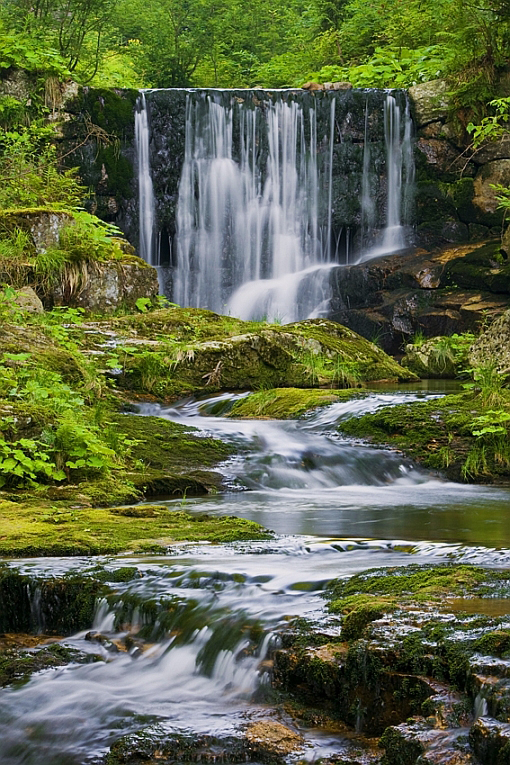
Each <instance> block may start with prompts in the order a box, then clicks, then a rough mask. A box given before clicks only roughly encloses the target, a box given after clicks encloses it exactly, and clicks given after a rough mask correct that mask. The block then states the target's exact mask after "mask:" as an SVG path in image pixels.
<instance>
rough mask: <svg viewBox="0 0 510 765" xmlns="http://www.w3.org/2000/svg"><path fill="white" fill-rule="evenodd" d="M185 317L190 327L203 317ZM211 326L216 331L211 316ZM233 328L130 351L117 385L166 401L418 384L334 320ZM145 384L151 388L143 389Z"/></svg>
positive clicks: (395, 364)
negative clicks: (222, 393) (226, 393)
mask: <svg viewBox="0 0 510 765" xmlns="http://www.w3.org/2000/svg"><path fill="white" fill-rule="evenodd" d="M181 310H182V309H181ZM188 313H189V314H190V319H191V322H193V319H195V321H196V320H197V319H198V320H200V319H202V318H203V315H204V314H205V313H207V312H200V313H198V312H197V313H196V314H193V312H192V310H191V309H189V310H188ZM211 321H212V326H213V327H214V325H215V324H217V317H216V318H215V317H214V314H212V315H211ZM191 322H190V323H191ZM222 329H223V331H222ZM232 329H234V328H232ZM232 329H230V331H225V329H224V328H222V327H221V325H220V326H218V327H217V331H218V335H217V337H216V338H215V339H210V340H206V341H200V340H198V338H197V340H198V342H196V341H195V342H193V339H192V337H189V339H187V341H186V342H185V343H184V344H183V343H181V344H180V345H179V346H178V347H175V346H174V348H173V349H171V348H168V347H167V348H165V345H164V344H163V343H161V344H160V347H159V348H158V347H154V346H153V347H152V348H151V350H150V351H149V350H147V351H146V352H145V353H144V354H143V356H141V355H140V354H133V355H132V356H131V358H129V359H128V360H127V363H126V367H125V374H124V375H123V377H122V378H121V379H120V383H121V384H122V385H125V386H126V387H128V388H130V389H132V390H135V391H137V392H148V393H157V394H159V395H167V396H169V395H183V394H185V393H187V392H198V391H204V392H205V391H211V392H213V391H218V390H243V389H253V388H278V387H290V386H293V387H303V388H311V387H312V388H313V387H320V386H330V387H337V388H338V387H350V386H352V385H353V384H354V385H356V384H362V383H366V382H372V381H379V380H393V381H396V380H400V381H403V382H405V381H415V380H416V379H417V377H416V375H414V374H413V373H412V372H410V371H409V370H406V369H403V368H402V367H401V366H400V365H399V364H397V363H396V362H395V361H394V360H393V359H391V358H390V357H389V356H387V355H386V354H385V353H384V351H382V350H381V349H380V348H378V347H377V346H375V345H374V344H373V343H370V342H369V341H367V340H365V339H364V338H362V337H361V336H360V335H358V334H356V333H355V332H353V331H352V330H349V329H347V328H346V327H343V326H341V325H338V324H336V323H335V322H331V321H326V320H323V319H309V320H307V321H303V322H298V323H296V324H288V325H285V326H277V325H260V324H256V323H254V322H239V321H237V322H236V325H235V329H234V331H232ZM236 329H237V330H238V332H239V330H241V331H240V332H239V333H236V332H235V330H236ZM199 337H200V335H199ZM148 381H149V382H150V383H154V382H155V383H156V384H155V385H154V386H153V385H151V386H150V389H148V385H147V382H148Z"/></svg>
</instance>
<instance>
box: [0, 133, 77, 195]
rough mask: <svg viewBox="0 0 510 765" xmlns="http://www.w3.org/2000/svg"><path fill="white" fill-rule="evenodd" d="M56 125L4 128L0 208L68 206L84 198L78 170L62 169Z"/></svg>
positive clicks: (0, 143) (0, 147)
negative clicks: (56, 137)
mask: <svg viewBox="0 0 510 765" xmlns="http://www.w3.org/2000/svg"><path fill="white" fill-rule="evenodd" d="M53 140H54V132H53V128H51V127H50V126H47V125H41V124H38V123H33V124H32V125H30V126H28V127H24V128H23V127H21V128H19V129H18V130H16V131H0V181H1V183H0V208H29V207H52V208H57V209H67V208H72V207H75V206H76V205H78V204H79V203H80V201H81V199H82V198H83V194H84V189H83V187H82V186H81V184H80V182H79V180H78V178H77V175H76V171H75V170H65V171H64V172H59V169H58V164H57V153H56V148H55V146H54V145H53Z"/></svg>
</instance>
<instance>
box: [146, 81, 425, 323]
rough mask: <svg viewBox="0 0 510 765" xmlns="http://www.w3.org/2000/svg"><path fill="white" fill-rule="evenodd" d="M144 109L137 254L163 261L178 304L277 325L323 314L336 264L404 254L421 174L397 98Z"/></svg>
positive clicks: (280, 94) (191, 99) (183, 95)
mask: <svg viewBox="0 0 510 765" xmlns="http://www.w3.org/2000/svg"><path fill="white" fill-rule="evenodd" d="M149 99H150V103H151V123H152V122H153V121H154V119H156V121H157V120H158V119H159V123H158V128H157V129H158V130H159V132H156V133H155V138H154V145H155V146H156V147H157V151H156V152H154V153H153V159H154V160H155V166H154V167H153V168H152V174H151V167H150V162H149V159H150V157H149V124H148V113H147V103H146V96H145V94H144V93H143V92H142V93H141V95H140V98H139V102H138V106H137V111H136V144H137V156H138V179H139V209H140V254H141V255H142V257H144V258H145V259H146V260H147V261H148V262H149V263H151V264H153V265H157V264H159V263H161V262H163V263H166V262H167V263H168V266H166V267H165V269H166V271H165V274H164V276H165V283H166V284H167V286H168V291H167V294H168V295H169V297H171V299H172V300H173V301H175V302H176V303H178V304H180V305H189V306H194V307H200V308H208V309H210V310H213V311H216V312H218V313H224V314H225V313H227V314H229V313H230V314H232V315H235V316H238V317H240V318H244V319H263V318H265V319H268V320H277V321H281V322H282V323H287V322H291V321H296V320H300V319H302V318H306V317H314V316H316V317H318V316H327V315H328V313H329V310H330V300H331V288H330V282H331V269H332V267H334V266H337V267H338V266H339V265H343V264H344V263H348V262H349V261H350V260H351V259H352V261H353V262H356V261H360V260H365V259H368V258H371V257H375V256H378V255H382V254H386V253H390V252H395V251H398V250H399V249H402V248H404V247H405V246H407V238H408V227H407V226H406V224H407V223H408V221H409V220H410V210H411V206H412V184H413V179H414V175H413V173H414V165H413V146H412V122H411V117H410V112H409V105H408V103H407V100H406V99H405V98H404V96H403V94H402V93H401V91H386V92H385V91H375V90H372V91H350V92H346V93H338V92H325V93H319V94H314V93H301V92H296V91H241V90H238V91H220V90H186V91H185V90H178V89H176V90H162V91H150V92H149V93H148V95H147V100H149ZM154 104H155V105H156V108H155V110H154ZM155 115H156V116H155ZM181 115H182V116H181ZM182 117H184V119H183V118H182ZM151 129H152V130H154V129H155V127H154V125H152V127H151ZM153 183H154V184H156V189H157V199H158V202H157V205H158V208H157V210H158V212H157V216H156V205H155V196H156V194H155V192H154V188H153ZM156 220H158V221H160V228H161V235H160V236H159V237H158V236H157V234H158V231H157V228H156ZM163 243H166V244H165V247H166V250H165V251H163V249H162V248H163ZM168 243H169V245H170V248H169V249H168ZM158 248H159V249H160V250H161V251H160V252H158ZM162 270H163V267H161V266H160V267H159V271H160V272H162ZM160 275H161V273H160Z"/></svg>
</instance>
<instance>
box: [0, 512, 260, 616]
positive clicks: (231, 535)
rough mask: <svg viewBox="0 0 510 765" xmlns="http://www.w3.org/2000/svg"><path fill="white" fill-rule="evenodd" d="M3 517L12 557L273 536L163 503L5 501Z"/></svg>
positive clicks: (3, 546) (3, 544)
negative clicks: (135, 507) (150, 509)
mask: <svg viewBox="0 0 510 765" xmlns="http://www.w3.org/2000/svg"><path fill="white" fill-rule="evenodd" d="M75 502H76V500H75ZM0 519H1V523H2V537H1V539H0V556H13V557H24V556H29V555H34V556H44V555H49V556H52V555H56V556H61V555H101V554H106V553H118V552H122V551H126V550H134V551H136V550H141V549H147V544H150V545H156V546H157V548H158V549H159V550H164V549H166V547H168V546H169V545H171V544H172V543H174V542H178V541H190V542H198V541H209V542H211V543H214V544H220V543H225V542H233V541H237V540H254V539H267V538H269V537H270V536H271V535H270V533H269V532H268V531H267V530H266V529H264V528H262V527H261V526H260V525H259V524H258V523H255V522H253V521H248V520H245V519H243V518H236V517H234V516H218V517H216V516H208V515H190V514H188V513H186V512H184V511H183V510H175V511H172V510H170V509H169V508H167V507H166V506H164V505H162V506H156V507H155V510H154V514H153V515H150V516H147V515H142V516H141V517H140V516H138V515H135V516H134V517H133V516H132V515H131V514H124V513H122V514H121V513H119V511H118V509H116V508H113V510H109V509H107V508H97V507H96V508H94V507H79V508H77V507H76V506H74V504H72V503H71V502H69V501H68V502H60V503H53V504H52V503H50V502H39V503H37V502H36V501H32V502H26V501H25V502H23V503H22V504H18V503H15V502H6V501H3V502H0ZM3 602H6V601H3ZM7 605H8V603H7ZM7 605H6V610H8V609H7ZM0 629H1V627H0ZM19 629H22V626H21V625H19ZM3 631H13V630H12V629H11V630H7V629H6V628H4V630H3Z"/></svg>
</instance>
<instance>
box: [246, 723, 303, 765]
mask: <svg viewBox="0 0 510 765" xmlns="http://www.w3.org/2000/svg"><path fill="white" fill-rule="evenodd" d="M246 739H247V740H248V743H249V746H250V750H251V754H252V757H253V758H254V759H259V758H261V759H263V760H264V761H265V762H267V761H268V760H270V759H272V758H273V757H277V758H282V757H286V756H287V755H289V754H292V753H293V752H296V751H299V750H300V749H302V747H303V737H302V736H301V735H299V734H298V733H296V732H295V731H293V730H291V729H290V728H287V726H285V725H282V724H281V723H279V722H275V721H274V720H259V721H257V722H252V723H250V724H249V725H248V727H247V729H246Z"/></svg>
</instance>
